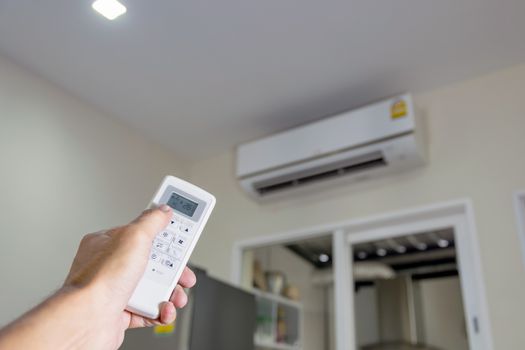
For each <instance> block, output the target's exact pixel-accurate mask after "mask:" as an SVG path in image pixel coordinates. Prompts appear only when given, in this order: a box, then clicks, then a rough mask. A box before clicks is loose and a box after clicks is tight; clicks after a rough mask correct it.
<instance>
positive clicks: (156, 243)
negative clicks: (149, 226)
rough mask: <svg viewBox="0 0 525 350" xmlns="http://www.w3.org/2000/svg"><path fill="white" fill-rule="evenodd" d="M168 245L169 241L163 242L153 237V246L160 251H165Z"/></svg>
mask: <svg viewBox="0 0 525 350" xmlns="http://www.w3.org/2000/svg"><path fill="white" fill-rule="evenodd" d="M168 247H169V243H167V242H164V241H162V240H160V239H155V241H153V248H155V249H157V250H159V251H161V252H165V251H166V250H168Z"/></svg>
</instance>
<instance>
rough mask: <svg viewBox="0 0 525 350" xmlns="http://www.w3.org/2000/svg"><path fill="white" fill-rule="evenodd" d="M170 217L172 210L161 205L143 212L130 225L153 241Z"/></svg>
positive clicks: (166, 224)
mask: <svg viewBox="0 0 525 350" xmlns="http://www.w3.org/2000/svg"><path fill="white" fill-rule="evenodd" d="M172 216H173V211H172V209H171V208H170V207H169V206H167V205H166V204H163V205H161V206H160V207H158V208H156V209H148V210H145V211H144V212H143V213H142V214H141V215H140V216H139V217H138V218H136V219H135V220H133V222H132V223H131V225H132V226H134V227H135V228H136V229H137V230H138V231H140V232H143V233H145V234H147V235H148V237H150V238H151V239H153V238H155V236H156V235H157V233H159V232H160V231H161V230H162V229H164V228H165V227H166V226H168V223H169V221H170V219H171V218H172Z"/></svg>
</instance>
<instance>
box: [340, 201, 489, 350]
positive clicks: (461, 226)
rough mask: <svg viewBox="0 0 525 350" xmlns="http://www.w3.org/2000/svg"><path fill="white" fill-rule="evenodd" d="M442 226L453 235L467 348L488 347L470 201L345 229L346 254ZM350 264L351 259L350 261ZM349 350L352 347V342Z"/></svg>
mask: <svg viewBox="0 0 525 350" xmlns="http://www.w3.org/2000/svg"><path fill="white" fill-rule="evenodd" d="M446 228H452V229H453V230H454V235H455V245H456V257H457V259H458V269H459V272H460V277H461V278H460V280H461V291H462V296H463V305H464V309H465V310H464V312H465V319H466V320H468V322H467V333H468V338H469V346H470V349H472V350H474V349H475V350H482V349H483V350H489V349H492V339H491V332H490V319H489V317H488V308H487V304H486V296H485V292H484V289H485V288H484V283H483V274H482V270H481V261H480V252H479V243H478V239H477V234H476V230H475V226H474V216H473V210H472V205H471V204H470V202H468V201H467V202H463V203H456V204H452V203H450V204H447V205H445V206H443V205H439V206H433V207H428V208H425V209H423V210H413V211H410V212H405V213H404V214H398V215H396V216H395V217H392V216H391V217H389V218H387V219H386V220H384V222H382V223H379V222H376V223H375V224H374V225H371V227H370V228H369V229H363V227H360V228H352V229H348V230H347V231H346V232H347V242H348V249H349V253H348V254H349V255H350V256H351V253H350V252H351V246H352V245H354V244H358V243H364V242H370V241H375V240H382V239H386V238H393V237H399V236H405V235H408V234H416V233H422V232H429V231H435V230H439V229H446ZM351 265H352V261H350V266H351ZM353 283H354V280H353V275H351V276H350V286H353ZM352 296H353V294H352ZM350 309H351V313H350V315H353V310H354V305H353V298H350ZM349 321H350V326H351V329H355V324H354V322H355V320H354V317H353V316H351V319H350V320H349ZM354 339H355V338H354ZM349 349H355V344H354V347H350V348H349Z"/></svg>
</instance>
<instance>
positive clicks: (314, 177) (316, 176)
mask: <svg viewBox="0 0 525 350" xmlns="http://www.w3.org/2000/svg"><path fill="white" fill-rule="evenodd" d="M386 165H387V163H386V161H385V158H384V156H383V154H382V153H381V152H372V153H369V154H365V155H362V156H358V157H355V158H352V159H346V160H345V161H344V162H341V161H339V162H336V163H332V164H327V165H325V166H324V167H322V168H315V169H314V170H313V171H301V172H297V173H294V174H291V175H287V176H286V177H278V178H275V179H271V180H267V181H264V182H259V183H255V184H254V189H255V190H256V191H257V193H259V195H260V196H265V195H269V194H271V193H273V192H281V191H284V190H286V189H292V188H296V187H299V186H302V185H307V184H311V183H313V182H317V181H322V180H328V179H331V178H336V177H341V176H348V175H351V174H355V173H358V172H360V171H363V170H369V169H371V168H377V167H382V166H386Z"/></svg>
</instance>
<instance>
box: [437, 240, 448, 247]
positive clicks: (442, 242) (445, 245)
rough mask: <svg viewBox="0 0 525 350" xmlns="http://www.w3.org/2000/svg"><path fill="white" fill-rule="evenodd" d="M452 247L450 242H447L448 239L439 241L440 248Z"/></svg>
mask: <svg viewBox="0 0 525 350" xmlns="http://www.w3.org/2000/svg"><path fill="white" fill-rule="evenodd" d="M449 245H450V242H449V241H447V240H446V239H440V240H439V241H438V246H440V247H441V248H446V247H448V246H449Z"/></svg>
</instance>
